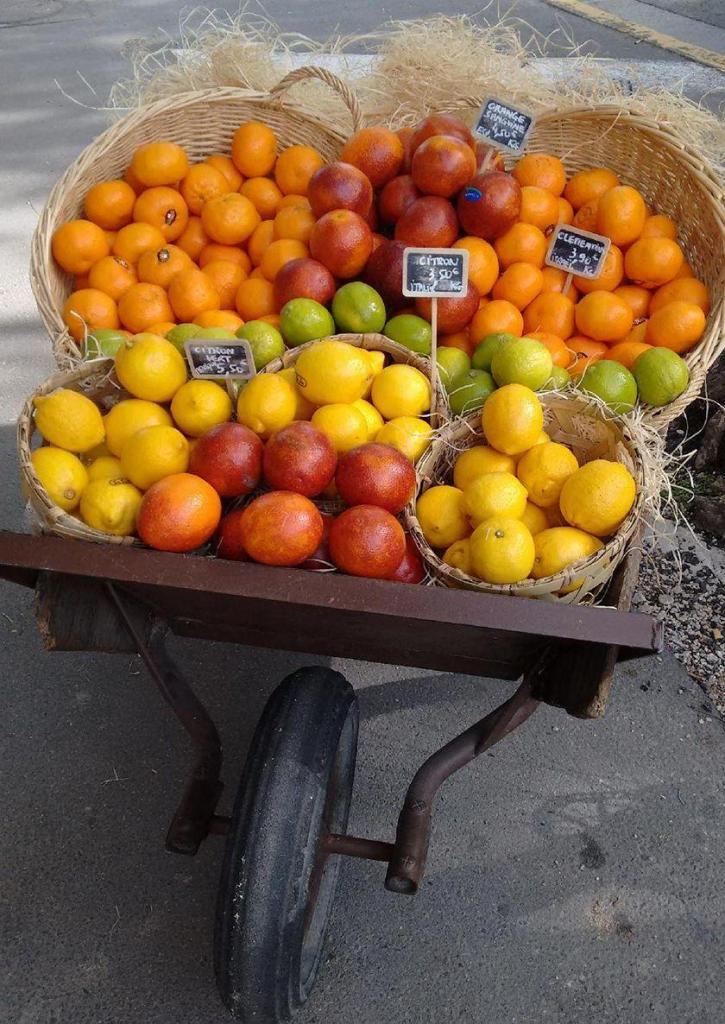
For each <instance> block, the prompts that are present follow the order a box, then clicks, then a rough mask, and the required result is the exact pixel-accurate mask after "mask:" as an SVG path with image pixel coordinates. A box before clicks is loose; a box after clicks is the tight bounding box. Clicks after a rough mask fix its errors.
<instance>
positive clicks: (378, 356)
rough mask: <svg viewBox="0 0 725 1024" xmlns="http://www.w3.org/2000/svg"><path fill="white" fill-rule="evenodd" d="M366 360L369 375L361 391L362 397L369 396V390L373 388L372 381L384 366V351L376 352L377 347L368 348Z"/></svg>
mask: <svg viewBox="0 0 725 1024" xmlns="http://www.w3.org/2000/svg"><path fill="white" fill-rule="evenodd" d="M367 356H368V361H369V363H370V371H371V377H370V380H369V381H368V383H367V386H366V388H365V392H364V393H363V398H369V397H370V392H371V391H372V388H373V381H374V380H375V378H376V377H377V375H378V374H379V373H380V371H381V370H382V369H383V367H384V366H385V353H384V352H378V350H377V349H370V351H368V353H367Z"/></svg>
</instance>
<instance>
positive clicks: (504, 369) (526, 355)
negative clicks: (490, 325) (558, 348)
mask: <svg viewBox="0 0 725 1024" xmlns="http://www.w3.org/2000/svg"><path fill="white" fill-rule="evenodd" d="M553 366H554V364H553V363H552V361H551V352H549V350H548V348H547V347H546V345H542V344H541V342H540V341H537V340H536V338H511V339H508V340H506V341H504V342H503V343H502V344H501V347H500V348H499V349H498V350H497V351H496V352H495V353H494V356H493V359H492V360H491V373H492V374H493V379H494V380H495V381H496V383H497V384H498V386H499V387H501V386H502V385H504V384H523V386H524V387H527V388H531V390H532V391H538V390H539V388H543V386H544V384H546V382H547V380H548V379H549V377H550V376H551V371H552V368H553Z"/></svg>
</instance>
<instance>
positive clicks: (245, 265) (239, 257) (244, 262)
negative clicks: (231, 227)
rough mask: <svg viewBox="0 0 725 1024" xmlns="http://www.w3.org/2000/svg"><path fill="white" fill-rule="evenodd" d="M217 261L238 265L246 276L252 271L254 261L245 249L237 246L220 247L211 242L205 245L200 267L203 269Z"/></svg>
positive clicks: (200, 256)
mask: <svg viewBox="0 0 725 1024" xmlns="http://www.w3.org/2000/svg"><path fill="white" fill-rule="evenodd" d="M217 260H224V261H225V262H226V263H236V264H237V266H239V267H241V268H242V270H243V271H244V273H245V274H248V273H249V271H250V270H251V269H252V261H251V260H250V258H249V256H247V254H246V252H245V251H244V249H240V248H239V246H237V245H220V244H219V243H218V242H210V243H209V244H208V245H205V246H204V248H203V249H202V250H201V253H200V255H199V260H198V262H199V266H200V267H202V269H203V268H204V267H205V266H206V265H207V263H215V262H216V261H217Z"/></svg>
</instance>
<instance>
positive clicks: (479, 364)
mask: <svg viewBox="0 0 725 1024" xmlns="http://www.w3.org/2000/svg"><path fill="white" fill-rule="evenodd" d="M505 341H516V335H515V334H507V332H506V331H501V332H500V333H498V334H487V335H486V337H485V338H484V339H483V340H482V341H479V343H478V345H476V351H475V352H474V353H473V359H472V360H471V365H472V366H473V369H474V370H488V372H489V373H490V372H491V360H492V359H493V357H494V355H495V354H496V353H497V352H498V350H499V349H500V348H501V346H502V345H503V343H504V342H505Z"/></svg>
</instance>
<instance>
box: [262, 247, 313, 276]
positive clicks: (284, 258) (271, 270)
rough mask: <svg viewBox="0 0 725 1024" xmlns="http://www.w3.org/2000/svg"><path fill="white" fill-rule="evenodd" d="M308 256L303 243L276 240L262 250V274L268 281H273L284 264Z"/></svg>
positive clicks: (307, 250)
mask: <svg viewBox="0 0 725 1024" xmlns="http://www.w3.org/2000/svg"><path fill="white" fill-rule="evenodd" d="M309 255H310V251H309V249H308V248H307V246H306V245H305V244H304V243H303V242H296V241H295V240H294V239H293V238H278V239H277V241H276V242H272V243H271V244H270V245H268V246H267V248H266V249H265V250H264V255H263V256H262V262H261V264H260V266H261V268H262V273H263V274H264V276H265V277H266V278H267V280H268V281H274V279H275V277H276V276H277V274H278V272H279V271H280V270H281V269H282V267H283V266H284V265H285V263H289V261H290V260H299V259H303V258H304V257H305V256H309Z"/></svg>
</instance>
